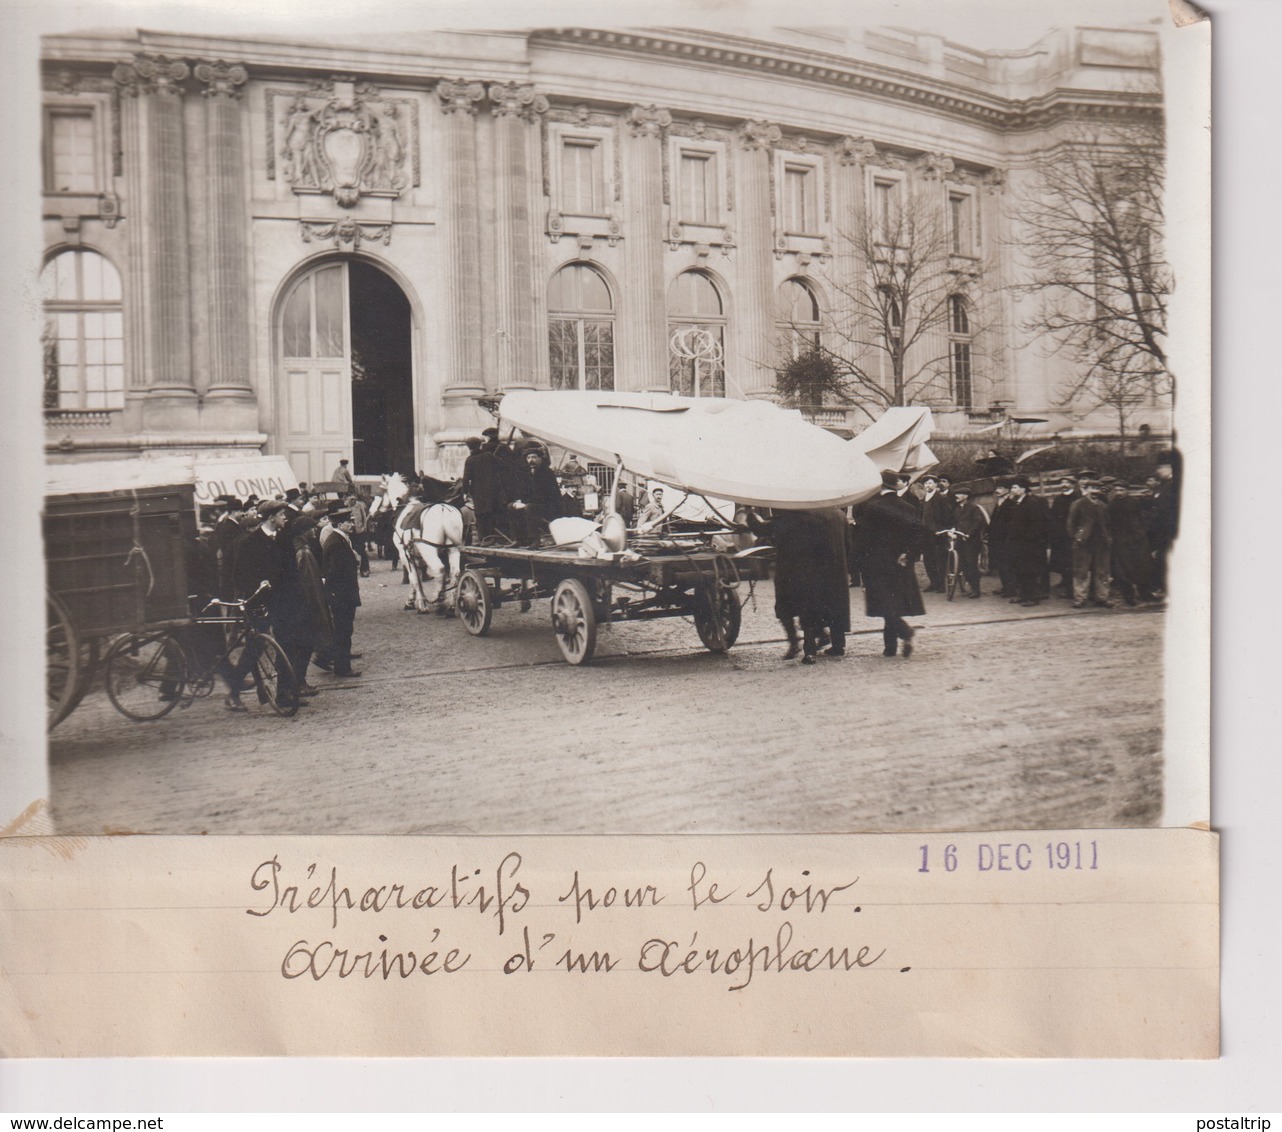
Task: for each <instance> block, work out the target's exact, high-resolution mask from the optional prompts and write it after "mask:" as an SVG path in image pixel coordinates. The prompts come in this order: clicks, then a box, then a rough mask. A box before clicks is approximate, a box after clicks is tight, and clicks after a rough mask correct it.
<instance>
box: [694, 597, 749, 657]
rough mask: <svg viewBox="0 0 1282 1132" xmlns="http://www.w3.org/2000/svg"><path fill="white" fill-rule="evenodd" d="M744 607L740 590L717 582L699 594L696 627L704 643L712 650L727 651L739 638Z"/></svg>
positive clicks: (695, 614)
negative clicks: (741, 602)
mask: <svg viewBox="0 0 1282 1132" xmlns="http://www.w3.org/2000/svg"><path fill="white" fill-rule="evenodd" d="M742 622H743V607H742V605H741V604H740V601H739V591H738V590H733V589H731V588H730V587H729V586H722V585H719V584H714V585H713V586H711V587H709V588H707V589H702V590H700V591H699V592H698V593H697V594H696V595H695V605H694V627H695V630H696V631H697V632H698V634H699V640H701V641H702V642H703V647H704V648H706V649H708V650H709V651H710V652H725V651H726V649H728V648H730V646H731V645H733V644H734V643H735V641H737V640H738V639H739V626H740V625H741V624H742Z"/></svg>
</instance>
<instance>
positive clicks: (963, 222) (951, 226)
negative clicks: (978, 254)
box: [948, 193, 976, 255]
mask: <svg viewBox="0 0 1282 1132" xmlns="http://www.w3.org/2000/svg"><path fill="white" fill-rule="evenodd" d="M948 235H949V243H950V248H951V250H952V253H953V254H954V255H974V254H975V246H976V245H975V198H974V197H973V196H971V195H970V194H969V193H949V194H948Z"/></svg>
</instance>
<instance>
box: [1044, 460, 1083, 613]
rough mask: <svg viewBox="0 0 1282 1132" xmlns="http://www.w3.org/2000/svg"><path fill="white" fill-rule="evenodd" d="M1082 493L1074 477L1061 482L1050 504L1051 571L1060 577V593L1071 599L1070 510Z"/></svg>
mask: <svg viewBox="0 0 1282 1132" xmlns="http://www.w3.org/2000/svg"><path fill="white" fill-rule="evenodd" d="M1081 497H1082V493H1081V492H1080V491H1078V490H1077V483H1076V481H1074V479H1073V477H1072V476H1065V477H1064V478H1063V479H1062V480H1060V484H1059V491H1058V492H1057V493H1056V495H1055V497H1054V498H1053V499H1052V500H1051V502H1050V509H1051V526H1050V542H1051V556H1050V563H1049V567H1048V568H1049V569H1050V571H1051V572H1052V573H1054V574H1058V575H1059V586H1058V589H1059V593H1060V594H1061V596H1063V597H1070V596H1072V593H1073V539H1072V536H1071V535H1070V534H1069V533H1068V510H1069V508H1070V507H1072V506H1073V504H1074V503H1076V502H1077V501H1078V500H1079V499H1081Z"/></svg>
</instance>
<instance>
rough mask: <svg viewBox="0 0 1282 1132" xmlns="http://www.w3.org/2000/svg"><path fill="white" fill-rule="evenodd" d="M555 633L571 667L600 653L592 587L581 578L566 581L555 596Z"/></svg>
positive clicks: (553, 599) (553, 622)
mask: <svg viewBox="0 0 1282 1132" xmlns="http://www.w3.org/2000/svg"><path fill="white" fill-rule="evenodd" d="M552 631H553V632H554V633H555V634H556V643H557V644H558V645H560V646H561V653H562V655H563V656H564V657H565V659H566V660H568V661H569V662H570V663H571V664H584V663H585V662H587V661H589V660H591V659H592V654H593V652H595V651H596V613H595V612H594V611H593V609H592V599H591V598H590V597H589V596H588V588H587V586H585V585H584V584H583V583H582V582H580V581H579V579H578V578H565V579H564V580H563V581H562V582H561V583H560V584H559V585H558V586H557V587H556V593H554V594H553V595H552Z"/></svg>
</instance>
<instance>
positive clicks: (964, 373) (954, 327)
mask: <svg viewBox="0 0 1282 1132" xmlns="http://www.w3.org/2000/svg"><path fill="white" fill-rule="evenodd" d="M948 339H949V341H948V347H949V349H948V353H949V374H950V377H951V380H952V398H953V404H955V405H956V406H957V407H958V408H959V409H969V408H971V406H972V403H973V400H974V385H973V382H972V380H971V376H972V375H971V331H970V310H969V308H968V306H967V303H966V300H965V299H964V298H963V297H962V296H961V295H950V296H949V298H948Z"/></svg>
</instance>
